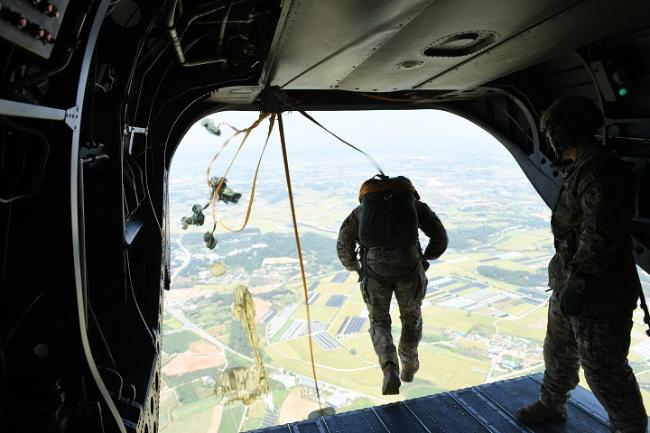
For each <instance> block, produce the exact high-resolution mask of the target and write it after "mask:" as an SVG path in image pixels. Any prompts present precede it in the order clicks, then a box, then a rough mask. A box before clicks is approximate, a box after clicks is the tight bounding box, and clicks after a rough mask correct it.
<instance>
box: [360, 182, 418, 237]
mask: <svg viewBox="0 0 650 433" xmlns="http://www.w3.org/2000/svg"><path fill="white" fill-rule="evenodd" d="M419 198H420V197H419V195H418V193H417V191H416V190H415V188H414V187H413V184H412V183H411V181H410V180H409V179H408V178H406V177H404V176H397V177H392V178H391V177H388V176H385V175H377V176H375V177H373V178H372V179H369V180H367V181H365V182H364V183H363V184H362V185H361V189H360V191H359V202H360V203H361V205H362V208H363V211H362V212H361V221H359V243H360V244H361V246H362V247H363V248H366V249H367V248H374V247H401V246H409V245H414V244H416V243H417V241H418V214H417V208H416V205H415V201H416V200H417V199H419Z"/></svg>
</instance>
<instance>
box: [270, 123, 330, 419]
mask: <svg viewBox="0 0 650 433" xmlns="http://www.w3.org/2000/svg"><path fill="white" fill-rule="evenodd" d="M278 127H279V130H280V144H281V145H282V160H283V161H284V175H285V177H286V179H287V191H288V193H289V205H290V207H291V219H292V221H293V234H294V236H295V238H296V248H297V249H298V260H299V262H300V276H301V278H302V289H303V293H304V295H305V307H306V309H307V341H308V342H309V357H310V360H311V373H312V377H313V378H314V386H315V388H316V397H317V398H318V406H319V407H320V409H322V408H323V404H322V402H321V399H320V390H319V388H318V379H317V377H316V361H315V360H314V344H313V341H312V336H311V310H310V308H309V294H308V292H307V277H306V276H305V263H304V261H303V259H302V247H301V245H300V234H299V233H298V223H297V220H296V208H295V206H294V201H293V190H292V188H291V176H290V174H289V160H288V159H287V146H286V141H285V137H284V125H283V123H282V113H278Z"/></svg>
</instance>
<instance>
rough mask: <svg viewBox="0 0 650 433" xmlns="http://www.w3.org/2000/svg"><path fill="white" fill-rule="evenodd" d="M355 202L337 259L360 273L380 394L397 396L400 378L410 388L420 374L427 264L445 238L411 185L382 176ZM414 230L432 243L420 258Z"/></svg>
mask: <svg viewBox="0 0 650 433" xmlns="http://www.w3.org/2000/svg"><path fill="white" fill-rule="evenodd" d="M359 202H360V203H361V205H360V206H358V207H357V208H355V209H354V210H353V211H352V213H350V215H349V216H348V217H347V218H346V219H345V221H343V224H342V225H341V229H340V231H339V237H338V242H337V251H338V256H339V259H340V260H341V263H342V264H343V266H344V267H345V268H346V269H347V270H348V271H350V272H358V273H359V281H360V283H361V293H362V295H363V300H364V301H365V303H366V305H367V307H368V316H369V319H370V330H369V331H370V338H371V339H372V344H373V346H374V348H375V352H376V353H377V356H378V357H379V365H380V366H381V368H382V370H383V373H384V383H383V386H382V393H383V394H385V395H386V394H399V387H400V385H401V382H400V378H401V380H403V381H404V382H411V381H412V380H413V375H414V374H415V372H416V371H417V370H418V368H419V361H418V350H417V348H418V343H419V342H420V339H421V338H422V314H421V305H422V299H423V298H424V295H425V294H426V290H427V283H428V281H427V277H426V275H425V273H424V271H425V270H426V268H428V266H429V264H428V263H427V262H426V260H433V259H437V258H438V257H440V255H441V254H442V253H443V252H444V251H445V249H446V248H447V233H446V232H445V229H444V227H443V225H442V223H441V222H440V220H439V219H438V217H437V216H436V214H435V213H433V211H431V209H429V207H428V206H427V205H426V204H424V203H422V202H421V201H420V196H419V195H418V193H417V191H416V190H415V188H414V187H413V185H412V184H411V181H410V180H408V179H407V178H405V177H403V176H398V177H395V178H388V177H386V176H383V175H382V176H378V178H372V179H369V180H367V181H365V182H364V183H363V184H362V185H361V190H360V192H359ZM418 228H420V229H421V230H422V231H423V232H424V233H425V234H426V235H427V236H428V237H429V238H430V240H429V244H428V245H427V248H426V250H425V251H424V255H423V254H422V250H421V248H420V243H419V240H418V238H419V232H418ZM357 244H358V245H359V250H357ZM357 252H358V254H357ZM393 292H395V297H396V298H397V303H398V305H399V311H400V319H401V321H402V334H401V336H400V341H399V358H400V361H401V363H402V373H401V376H400V373H399V363H398V361H397V353H396V350H395V345H394V344H393V338H392V336H391V318H390V302H391V297H392V294H393Z"/></svg>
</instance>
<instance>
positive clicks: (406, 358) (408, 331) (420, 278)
mask: <svg viewBox="0 0 650 433" xmlns="http://www.w3.org/2000/svg"><path fill="white" fill-rule="evenodd" d="M427 284H428V280H427V276H426V274H425V273H424V270H423V269H422V270H421V271H420V272H419V273H418V275H417V276H416V277H414V278H413V279H411V280H410V281H404V282H398V283H396V285H395V298H397V304H398V305H399V312H400V319H401V321H402V333H401V336H400V339H399V358H400V361H402V369H405V370H412V371H413V372H415V371H416V370H417V369H418V367H419V362H418V344H419V343H420V340H421V339H422V299H423V298H424V295H425V294H426V290H427ZM407 379H408V378H407Z"/></svg>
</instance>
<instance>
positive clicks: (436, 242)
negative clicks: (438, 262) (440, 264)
mask: <svg viewBox="0 0 650 433" xmlns="http://www.w3.org/2000/svg"><path fill="white" fill-rule="evenodd" d="M416 206H417V210H418V225H419V227H420V230H422V231H423V232H424V234H425V235H427V236H428V237H429V244H428V245H427V248H426V249H425V251H424V258H425V259H427V260H434V259H437V258H438V257H440V256H441V255H442V253H444V252H445V250H446V249H447V245H448V243H449V239H448V238H447V231H446V230H445V227H444V226H443V225H442V221H440V218H438V216H437V215H436V214H435V212H433V211H432V210H431V209H430V208H429V206H427V205H426V204H425V203H422V202H421V201H417V202H416Z"/></svg>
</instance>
